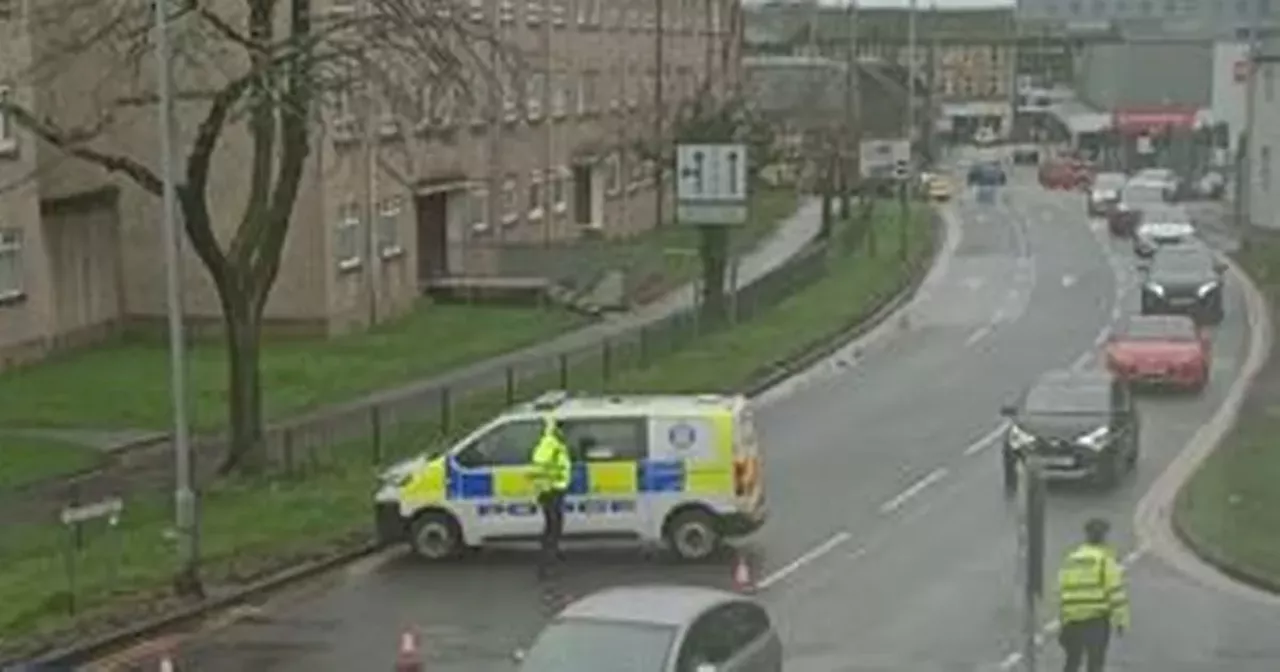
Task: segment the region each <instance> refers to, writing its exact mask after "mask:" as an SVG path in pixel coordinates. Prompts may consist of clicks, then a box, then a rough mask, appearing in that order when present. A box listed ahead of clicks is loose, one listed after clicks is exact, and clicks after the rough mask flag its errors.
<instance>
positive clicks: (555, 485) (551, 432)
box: [530, 416, 571, 574]
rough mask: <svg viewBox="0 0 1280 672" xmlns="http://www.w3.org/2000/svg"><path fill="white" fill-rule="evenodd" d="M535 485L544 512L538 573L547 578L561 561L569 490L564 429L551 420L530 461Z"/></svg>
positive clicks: (567, 457)
mask: <svg viewBox="0 0 1280 672" xmlns="http://www.w3.org/2000/svg"><path fill="white" fill-rule="evenodd" d="M530 461H531V463H532V466H533V481H534V486H535V488H536V489H537V492H538V507H539V508H540V509H542V537H541V541H542V556H541V558H540V561H539V564H538V573H539V574H545V573H546V572H547V571H548V570H549V569H550V567H551V565H552V563H553V562H554V561H556V560H559V559H560V535H561V533H562V532H563V531H564V495H565V492H566V491H567V490H568V489H569V478H570V467H571V464H570V462H569V448H568V446H566V445H565V443H564V438H563V437H562V436H561V432H560V428H559V427H558V426H557V425H556V421H555V420H554V419H553V418H551V417H549V416H548V417H546V418H545V419H544V420H543V427H542V437H541V438H540V439H538V445H537V446H535V447H534V449H533V456H532V459H531V460H530Z"/></svg>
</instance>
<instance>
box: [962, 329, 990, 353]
mask: <svg viewBox="0 0 1280 672" xmlns="http://www.w3.org/2000/svg"><path fill="white" fill-rule="evenodd" d="M991 331H992V327H991V325H989V324H988V325H987V326H985V327H982V328H981V329H978V330H976V331H974V332H973V333H972V334H969V338H966V339H965V340H964V347H966V348H971V347H973V346H974V345H976V344H977V343H978V341H981V340H982V339H984V338H986V337H987V336H988V335H990V334H991Z"/></svg>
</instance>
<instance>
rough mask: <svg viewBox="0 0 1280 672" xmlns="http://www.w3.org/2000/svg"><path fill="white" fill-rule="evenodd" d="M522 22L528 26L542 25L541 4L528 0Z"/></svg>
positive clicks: (536, 0) (534, 0)
mask: <svg viewBox="0 0 1280 672" xmlns="http://www.w3.org/2000/svg"><path fill="white" fill-rule="evenodd" d="M524 22H525V23H527V24H529V25H530V26H536V25H539V24H541V23H542V3H541V2H539V1H538V0H529V2H527V3H525V6H524Z"/></svg>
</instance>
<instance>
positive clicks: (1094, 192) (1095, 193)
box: [1088, 173, 1129, 217]
mask: <svg viewBox="0 0 1280 672" xmlns="http://www.w3.org/2000/svg"><path fill="white" fill-rule="evenodd" d="M1128 181H1129V178H1128V176H1126V175H1125V174H1124V173H1098V175H1097V176H1096V177H1094V178H1093V185H1092V186H1091V187H1090V189H1089V205H1088V208H1089V216H1090V217H1102V216H1105V215H1106V214H1107V213H1108V212H1109V211H1110V210H1111V208H1112V207H1114V206H1115V205H1116V204H1117V203H1119V202H1120V192H1121V191H1122V190H1123V189H1124V185H1125V183H1126V182H1128Z"/></svg>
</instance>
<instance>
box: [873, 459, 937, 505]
mask: <svg viewBox="0 0 1280 672" xmlns="http://www.w3.org/2000/svg"><path fill="white" fill-rule="evenodd" d="M948 473H950V472H948V471H947V470H946V469H944V468H942V467H939V468H937V469H934V470H933V471H931V472H929V474H928V475H927V476H925V477H924V478H922V479H920V480H918V481H916V482H915V483H913V484H912V485H911V487H909V488H907V489H906V490H903V491H902V492H900V493H898V494H897V495H896V496H895V497H894V498H893V499H890V500H889V501H887V502H885V503H884V504H881V505H880V513H893V512H894V511H897V510H898V509H900V508H902V505H903V504H906V503H907V502H908V501H910V500H911V498H912V497H915V496H916V495H918V494H920V493H921V492H923V491H924V489H925V488H927V487H929V486H931V485H933V484H934V483H937V482H938V481H940V480H942V479H943V478H946V476H947V474H948Z"/></svg>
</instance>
